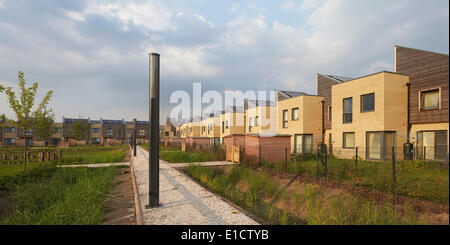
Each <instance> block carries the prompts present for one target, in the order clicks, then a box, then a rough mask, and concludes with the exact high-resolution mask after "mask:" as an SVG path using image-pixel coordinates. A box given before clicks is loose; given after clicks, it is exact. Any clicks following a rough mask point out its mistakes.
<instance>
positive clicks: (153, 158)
mask: <svg viewBox="0 0 450 245" xmlns="http://www.w3.org/2000/svg"><path fill="white" fill-rule="evenodd" d="M149 56H150V57H149V58H150V67H149V79H150V91H149V92H150V113H149V116H150V120H149V122H150V142H149V145H150V149H149V152H150V171H149V177H150V186H149V189H150V191H149V193H150V196H149V208H155V207H158V206H159V54H157V53H150V55H149Z"/></svg>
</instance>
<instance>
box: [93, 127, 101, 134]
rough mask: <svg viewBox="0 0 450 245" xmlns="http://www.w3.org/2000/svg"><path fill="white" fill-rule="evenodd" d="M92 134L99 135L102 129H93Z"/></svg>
mask: <svg viewBox="0 0 450 245" xmlns="http://www.w3.org/2000/svg"><path fill="white" fill-rule="evenodd" d="M92 133H93V134H98V133H100V129H99V128H92Z"/></svg>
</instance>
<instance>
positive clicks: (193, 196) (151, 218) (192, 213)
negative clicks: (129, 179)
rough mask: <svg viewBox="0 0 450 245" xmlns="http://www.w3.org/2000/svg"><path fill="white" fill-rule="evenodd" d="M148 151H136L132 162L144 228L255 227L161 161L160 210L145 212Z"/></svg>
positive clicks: (235, 210)
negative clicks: (197, 226) (181, 226)
mask: <svg viewBox="0 0 450 245" xmlns="http://www.w3.org/2000/svg"><path fill="white" fill-rule="evenodd" d="M148 157H149V154H148V152H147V151H145V150H143V149H142V148H141V147H139V148H138V149H137V156H136V157H133V159H132V162H133V164H132V167H133V168H134V173H135V179H136V185H137V190H138V195H139V206H140V209H141V213H142V218H143V223H144V224H146V225H257V224H258V223H257V222H256V221H255V220H253V219H252V218H250V217H248V216H247V215H245V214H244V213H242V212H241V211H240V210H238V209H236V208H234V207H233V206H231V205H230V204H228V203H226V202H225V201H223V200H222V199H220V198H219V197H218V196H216V195H215V194H213V193H211V192H209V191H208V190H206V189H204V188H203V187H201V186H200V185H198V184H197V183H195V182H194V181H192V180H191V179H189V178H188V177H187V176H186V175H184V174H183V173H181V172H179V171H178V170H176V169H175V168H173V166H172V165H173V164H171V163H167V162H165V161H163V160H160V177H159V180H160V197H159V199H160V205H161V206H160V207H158V208H154V209H146V208H145V205H147V204H148V187H149V185H148V183H149V176H148V175H149V173H148V167H149V163H148V161H149V160H148Z"/></svg>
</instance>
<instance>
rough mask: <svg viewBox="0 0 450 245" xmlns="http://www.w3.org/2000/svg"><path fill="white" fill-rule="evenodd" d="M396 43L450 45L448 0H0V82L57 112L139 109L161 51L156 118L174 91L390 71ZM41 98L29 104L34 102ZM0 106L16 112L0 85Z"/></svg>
mask: <svg viewBox="0 0 450 245" xmlns="http://www.w3.org/2000/svg"><path fill="white" fill-rule="evenodd" d="M394 45H401V46H407V47H412V48H417V49H424V50H429V51H434V52H439V53H445V54H448V53H449V1H448V0H433V1H423V0H395V1H392V0H376V1H369V0H363V1H361V0H303V1H301V0H300V1H290V0H284V1H273V0H241V1H233V0H216V1H207V0H191V1H185V0H164V1H157V0H155V1H147V0H146V1H143V0H136V1H110V0H72V1H69V0H40V1H35V0H0V84H3V85H4V86H12V87H15V88H17V73H18V71H19V70H21V71H23V72H24V73H25V78H26V80H27V84H28V85H31V83H34V82H37V83H39V90H38V95H37V101H38V102H39V101H40V99H41V98H42V96H44V94H45V93H46V92H47V91H48V90H53V91H54V96H53V98H52V99H51V102H50V105H49V107H50V108H52V109H53V110H54V112H55V114H56V121H61V120H62V117H63V116H65V117H79V116H82V117H85V118H88V117H89V118H91V119H99V118H103V119H125V120H132V119H133V118H137V119H138V120H148V115H149V113H148V101H149V97H148V91H149V82H148V65H149V58H148V54H149V53H152V52H155V53H159V54H160V55H161V61H160V63H161V64H160V65H161V75H160V76H161V80H160V93H161V106H160V107H161V114H160V118H161V122H164V121H165V117H166V116H167V115H168V114H169V112H170V111H171V108H173V107H174V106H176V104H171V103H169V98H170V96H171V94H172V93H173V92H174V91H176V90H184V91H187V92H189V93H191V91H192V87H193V83H194V82H195V83H201V86H202V91H204V92H205V91H207V90H217V91H219V92H220V93H222V92H223V91H225V90H241V91H244V92H245V91H247V90H274V89H276V90H290V91H302V92H306V93H310V94H316V74H317V73H323V74H332V75H339V76H346V77H360V76H364V75H368V74H371V73H375V72H378V71H384V70H386V71H394ZM38 102H37V103H36V104H38ZM0 114H6V116H8V117H10V118H15V116H14V113H13V111H12V110H11V109H10V108H9V105H8V102H7V99H6V96H5V94H0Z"/></svg>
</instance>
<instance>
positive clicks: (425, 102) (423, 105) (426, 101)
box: [420, 89, 440, 110]
mask: <svg viewBox="0 0 450 245" xmlns="http://www.w3.org/2000/svg"><path fill="white" fill-rule="evenodd" d="M439 100H440V99H439V89H434V90H429V91H422V92H420V109H421V110H436V109H439Z"/></svg>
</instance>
